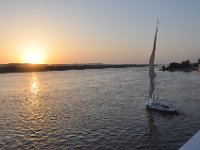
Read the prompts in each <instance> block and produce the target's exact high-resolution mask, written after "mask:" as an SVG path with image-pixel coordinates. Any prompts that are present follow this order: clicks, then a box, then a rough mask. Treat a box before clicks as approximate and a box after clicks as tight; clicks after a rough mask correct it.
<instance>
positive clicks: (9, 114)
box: [0, 67, 200, 150]
mask: <svg viewBox="0 0 200 150" xmlns="http://www.w3.org/2000/svg"><path fill="white" fill-rule="evenodd" d="M148 89H149V78H148V67H141V68H123V69H99V70H95V69H94V70H81V71H80V70H79V71H77V70H74V71H61V72H53V71H52V72H33V73H8V74H0V149H8V150H10V149H52V150H54V149H67V150H74V149H76V150H79V149H80V150H82V149H84V150H134V149H138V150H176V149H178V148H179V147H180V146H181V145H183V144H184V143H185V142H186V141H187V140H188V139H189V138H190V137H191V136H192V135H193V134H194V133H195V132H197V131H198V130H199V129H200V73H199V72H197V71H193V72H189V73H187V72H159V71H157V77H156V91H157V93H158V94H159V95H160V98H167V99H169V100H171V101H173V102H174V103H176V105H177V106H178V108H179V111H180V112H181V115H169V114H163V113H159V112H152V111H148V110H146V109H145V105H144V99H145V97H146V96H147V95H148Z"/></svg>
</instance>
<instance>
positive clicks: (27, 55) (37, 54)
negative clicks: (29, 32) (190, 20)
mask: <svg viewBox="0 0 200 150" xmlns="http://www.w3.org/2000/svg"><path fill="white" fill-rule="evenodd" d="M42 50H43V49H41V48H37V47H31V48H27V49H25V50H24V52H23V58H22V59H23V62H24V63H31V64H42V63H44V54H43V53H42Z"/></svg>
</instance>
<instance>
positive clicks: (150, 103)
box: [145, 20, 177, 112]
mask: <svg viewBox="0 0 200 150" xmlns="http://www.w3.org/2000/svg"><path fill="white" fill-rule="evenodd" d="M158 24H159V20H158V21H157V25H156V33H155V38H154V45H153V51H152V53H151V56H150V59H149V78H150V88H149V96H148V98H146V99H145V105H146V107H147V108H148V109H152V110H159V111H164V112H177V109H176V107H175V106H174V105H173V104H172V103H171V102H169V101H167V100H165V99H160V98H155V97H154V91H155V83H154V80H155V77H156V73H155V71H154V60H155V51H156V41H157V34H158Z"/></svg>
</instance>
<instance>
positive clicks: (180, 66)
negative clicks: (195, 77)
mask: <svg viewBox="0 0 200 150" xmlns="http://www.w3.org/2000/svg"><path fill="white" fill-rule="evenodd" d="M199 64H200V58H199V59H198V61H197V62H196V63H190V61H189V60H186V61H182V62H181V63H177V62H172V63H170V64H169V65H168V66H167V67H165V66H162V69H161V70H162V71H166V70H167V71H192V70H198V65H199Z"/></svg>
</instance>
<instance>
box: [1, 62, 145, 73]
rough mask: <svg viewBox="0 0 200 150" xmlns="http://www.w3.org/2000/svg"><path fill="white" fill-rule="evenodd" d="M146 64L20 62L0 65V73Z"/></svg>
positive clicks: (142, 65) (141, 65)
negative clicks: (49, 63)
mask: <svg viewBox="0 0 200 150" xmlns="http://www.w3.org/2000/svg"><path fill="white" fill-rule="evenodd" d="M146 66H148V65H147V64H55V65H48V64H21V63H12V64H5V65H1V66H0V73H15V72H44V71H65V70H84V69H105V68H128V67H146Z"/></svg>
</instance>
